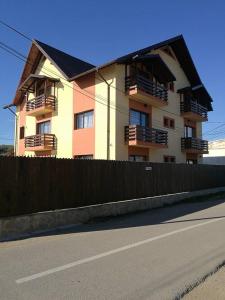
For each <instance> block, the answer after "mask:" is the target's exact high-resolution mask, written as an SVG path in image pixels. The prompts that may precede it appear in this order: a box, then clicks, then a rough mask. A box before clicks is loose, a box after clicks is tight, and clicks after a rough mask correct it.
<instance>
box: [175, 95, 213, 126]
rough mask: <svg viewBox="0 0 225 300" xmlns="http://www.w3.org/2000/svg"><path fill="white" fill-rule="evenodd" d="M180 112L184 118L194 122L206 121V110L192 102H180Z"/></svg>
mask: <svg viewBox="0 0 225 300" xmlns="http://www.w3.org/2000/svg"><path fill="white" fill-rule="evenodd" d="M180 111H181V115H182V116H183V117H184V118H187V119H190V120H193V121H196V122H204V121H207V120H208V109H207V108H206V107H204V106H202V105H200V104H198V103H197V102H196V101H193V100H190V101H184V102H181V103H180Z"/></svg>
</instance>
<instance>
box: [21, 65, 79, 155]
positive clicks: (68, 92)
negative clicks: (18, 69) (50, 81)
mask: <svg viewBox="0 0 225 300" xmlns="http://www.w3.org/2000/svg"><path fill="white" fill-rule="evenodd" d="M35 73H36V74H38V75H45V76H49V77H54V78H58V79H60V82H59V83H57V84H56V99H57V100H56V112H55V113H53V115H52V118H51V133H52V134H55V135H56V138H57V150H56V152H55V154H56V157H58V158H72V132H73V85H72V83H70V82H68V81H67V80H66V79H65V78H64V76H63V75H62V74H61V73H60V72H59V71H58V69H57V68H56V67H55V66H54V65H53V64H52V63H51V62H50V61H49V60H48V59H45V60H44V61H41V62H40V64H39V66H38V68H37V70H36V72H35ZM32 97H33V95H32V94H30V95H29V99H31V98H32ZM34 134H36V121H35V117H33V116H26V126H25V136H29V135H34ZM25 154H26V155H34V152H29V151H26V152H25Z"/></svg>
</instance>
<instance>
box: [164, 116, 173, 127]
mask: <svg viewBox="0 0 225 300" xmlns="http://www.w3.org/2000/svg"><path fill="white" fill-rule="evenodd" d="M163 124H164V127H167V128H172V129H174V128H175V120H174V119H171V118H168V117H164V118H163Z"/></svg>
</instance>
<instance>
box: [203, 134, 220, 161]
mask: <svg viewBox="0 0 225 300" xmlns="http://www.w3.org/2000/svg"><path fill="white" fill-rule="evenodd" d="M203 163H204V164H209V165H225V140H216V141H211V142H209V153H208V154H204V157H203Z"/></svg>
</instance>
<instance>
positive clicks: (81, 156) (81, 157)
mask: <svg viewBox="0 0 225 300" xmlns="http://www.w3.org/2000/svg"><path fill="white" fill-rule="evenodd" d="M74 158H75V159H93V155H92V154H87V155H75V156H74Z"/></svg>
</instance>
